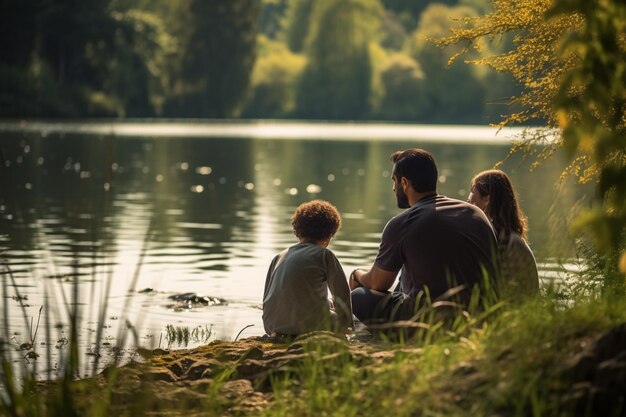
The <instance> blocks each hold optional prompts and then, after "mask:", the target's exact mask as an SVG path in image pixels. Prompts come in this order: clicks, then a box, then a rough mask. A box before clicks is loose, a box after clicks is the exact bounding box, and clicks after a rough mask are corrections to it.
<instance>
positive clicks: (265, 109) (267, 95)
mask: <svg viewBox="0 0 626 417" xmlns="http://www.w3.org/2000/svg"><path fill="white" fill-rule="evenodd" d="M269 43H274V42H272V41H271V40H268V39H266V38H265V37H264V36H259V44H260V46H265V45H266V44H269ZM275 44H276V45H277V46H278V47H277V48H276V49H277V50H272V51H271V52H269V53H267V54H263V53H261V55H260V56H259V58H258V59H257V61H256V64H255V65H254V71H253V72H252V87H251V92H250V99H249V100H248V101H247V103H246V107H245V109H244V111H243V117H253V118H280V117H289V116H291V115H292V114H293V112H294V110H295V94H296V81H297V79H298V77H299V76H300V74H301V73H302V69H303V68H304V65H305V63H306V59H305V58H304V56H302V55H301V54H294V53H292V52H291V51H289V49H287V47H286V46H284V45H283V44H279V43H277V42H276V43H275ZM280 46H282V48H281V47H280Z"/></svg>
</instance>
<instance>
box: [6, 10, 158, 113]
mask: <svg viewBox="0 0 626 417" xmlns="http://www.w3.org/2000/svg"><path fill="white" fill-rule="evenodd" d="M0 11H1V12H2V13H0V15H1V16H2V17H1V18H2V21H3V24H2V36H1V38H2V41H1V43H0V45H1V46H2V50H3V56H4V57H5V58H6V60H3V62H2V64H0V86H1V87H2V88H0V114H2V115H4V116H65V117H67V116H75V117H76V116H101V115H106V116H116V115H117V116H124V115H127V114H134V115H142V116H150V115H152V114H154V108H153V105H152V103H151V101H150V94H151V87H152V83H153V80H154V76H155V74H153V71H151V70H150V68H148V67H149V64H150V62H151V61H152V59H153V57H154V56H156V55H157V54H158V52H159V50H160V47H161V45H160V43H159V37H160V35H161V33H160V32H159V25H158V23H159V22H157V21H156V20H155V19H154V16H152V15H150V14H148V13H139V12H136V11H135V10H133V9H130V8H128V6H124V5H122V4H121V3H120V2H117V1H113V0H94V1H90V2H78V3H77V2H75V1H73V0H57V1H48V0H22V1H19V2H3V3H2V6H0ZM5 23H6V24H5ZM120 74H123V75H124V77H125V79H126V80H127V82H121V81H122V79H121V77H120Z"/></svg>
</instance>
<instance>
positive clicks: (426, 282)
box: [349, 148, 497, 323]
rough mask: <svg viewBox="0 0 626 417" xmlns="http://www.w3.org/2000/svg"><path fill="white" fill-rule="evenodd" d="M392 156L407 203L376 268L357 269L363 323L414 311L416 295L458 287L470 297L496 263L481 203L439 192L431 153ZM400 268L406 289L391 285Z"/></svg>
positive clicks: (355, 297) (390, 227) (401, 199)
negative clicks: (477, 203) (395, 288)
mask: <svg viewBox="0 0 626 417" xmlns="http://www.w3.org/2000/svg"><path fill="white" fill-rule="evenodd" d="M391 160H392V161H393V163H394V165H393V171H392V180H393V190H394V192H395V194H396V198H397V201H398V207H399V208H402V209H408V210H406V211H404V212H403V213H401V214H399V215H397V216H395V217H393V218H392V219H391V220H389V222H388V223H387V225H386V226H385V229H384V230H383V234H382V239H381V243H380V247H379V250H378V255H377V256H376V260H375V261H374V265H373V266H372V268H371V269H370V270H369V271H365V270H361V269H356V270H355V271H353V272H352V274H351V275H350V282H349V284H350V289H351V290H353V291H352V293H351V297H352V308H353V312H354V314H355V315H356V317H357V318H358V319H359V320H361V321H362V322H364V323H375V322H379V323H380V322H390V321H397V320H407V319H410V318H411V317H412V316H413V315H414V313H415V310H416V308H417V307H418V305H417V304H419V302H417V300H422V299H424V298H425V297H426V296H428V297H430V300H436V299H437V298H440V297H445V296H446V292H447V291H448V290H451V289H453V288H455V290H460V291H461V292H460V294H459V296H460V299H461V300H465V301H466V300H467V298H468V296H469V293H470V292H471V290H472V288H473V287H474V285H476V284H479V283H482V282H483V280H485V279H488V280H490V279H493V278H495V273H496V270H497V269H496V265H497V259H495V255H494V254H496V253H497V250H496V248H497V241H496V236H495V233H494V231H493V227H492V226H491V223H490V222H489V220H488V219H487V217H486V216H485V214H484V213H483V211H482V210H480V209H479V208H478V207H476V206H474V205H472V204H469V203H467V202H464V201H460V200H455V199H452V198H448V197H446V196H443V195H438V194H437V178H438V174H437V166H436V164H435V160H434V159H433V157H432V155H431V154H430V153H428V152H427V151H425V150H423V149H417V148H414V149H407V150H405V151H402V152H400V151H398V152H396V153H394V154H393V155H391ZM399 271H402V273H401V276H400V286H399V288H401V290H400V291H396V292H393V293H389V292H388V291H387V290H389V288H391V286H392V285H393V283H394V281H395V279H396V276H397V274H398V272H399ZM457 299H459V297H457Z"/></svg>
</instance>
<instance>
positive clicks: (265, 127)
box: [0, 119, 540, 145]
mask: <svg viewBox="0 0 626 417" xmlns="http://www.w3.org/2000/svg"><path fill="white" fill-rule="evenodd" d="M539 129H540V128H537V127H507V128H502V129H499V128H497V127H490V126H475V125H431V124H428V125H419V124H400V123H382V122H315V121H291V120H289V121H283V120H250V121H242V120H208V119H207V120H205V119H191V120H182V119H168V120H161V119H137V120H123V121H118V120H106V121H99V120H93V119H89V120H85V121H49V120H45V121H43V120H42V121H37V120H32V121H30V120H29V121H27V120H23V121H0V133H2V132H36V133H41V134H42V136H47V135H49V134H59V133H70V134H87V135H106V136H118V137H127V138H132V137H144V136H151V137H163V138H170V137H171V138H173V137H187V138H240V139H250V138H252V139H299V140H344V141H420V142H437V143H442V142H446V143H459V144H461V143H472V144H476V143H480V144H492V145H503V144H511V143H513V142H514V141H516V140H519V139H520V137H521V135H522V133H523V132H524V131H528V130H530V131H533V130H539Z"/></svg>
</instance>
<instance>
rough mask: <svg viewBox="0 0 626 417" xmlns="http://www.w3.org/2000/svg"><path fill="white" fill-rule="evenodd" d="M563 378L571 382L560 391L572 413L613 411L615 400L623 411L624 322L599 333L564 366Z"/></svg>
mask: <svg viewBox="0 0 626 417" xmlns="http://www.w3.org/2000/svg"><path fill="white" fill-rule="evenodd" d="M562 378H563V379H564V380H566V381H567V380H569V381H572V382H573V385H572V388H571V389H569V390H568V391H565V392H563V393H562V395H561V404H562V405H563V407H564V409H567V410H570V411H572V415H575V416H587V415H594V416H595V415H598V416H599V415H609V414H610V415H616V414H615V412H616V410H615V407H617V406H618V404H621V407H622V408H621V410H622V413H624V412H626V323H625V324H621V325H619V326H616V327H613V328H612V329H609V330H607V331H606V332H604V333H602V334H600V335H599V336H598V337H597V338H596V339H595V340H594V341H593V342H592V343H590V344H589V345H588V346H587V347H586V348H585V349H584V350H583V351H582V352H580V353H579V354H578V355H577V356H575V357H574V359H573V360H572V361H570V362H569V363H568V364H567V365H566V366H565V368H564V370H563V371H562ZM620 415H622V414H620Z"/></svg>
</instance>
